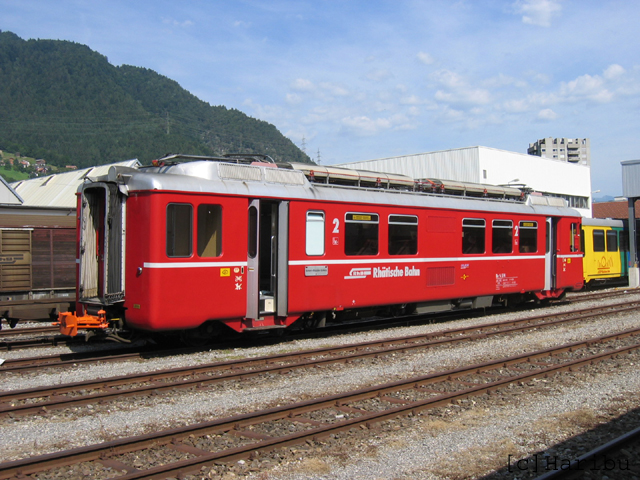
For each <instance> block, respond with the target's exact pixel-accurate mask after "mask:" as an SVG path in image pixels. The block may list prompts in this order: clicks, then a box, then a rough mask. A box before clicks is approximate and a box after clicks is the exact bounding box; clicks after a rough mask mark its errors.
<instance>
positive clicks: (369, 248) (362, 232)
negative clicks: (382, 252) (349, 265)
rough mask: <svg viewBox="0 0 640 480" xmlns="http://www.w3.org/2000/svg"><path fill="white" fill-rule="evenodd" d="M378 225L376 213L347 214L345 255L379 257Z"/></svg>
mask: <svg viewBox="0 0 640 480" xmlns="http://www.w3.org/2000/svg"><path fill="white" fill-rule="evenodd" d="M378 223H379V220H378V215H377V214H375V213H347V215H346V216H345V221H344V236H345V238H344V253H345V254H346V255H377V254H378Z"/></svg>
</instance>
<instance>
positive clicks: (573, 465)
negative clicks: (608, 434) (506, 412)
mask: <svg viewBox="0 0 640 480" xmlns="http://www.w3.org/2000/svg"><path fill="white" fill-rule="evenodd" d="M638 458H640V427H638V428H636V429H634V430H631V431H629V432H627V433H625V434H624V435H620V436H619V437H617V438H614V439H613V440H611V441H609V442H607V443H605V444H604V445H600V446H598V447H596V448H594V449H593V450H590V451H589V452H587V453H585V454H583V455H580V456H579V457H578V458H576V459H574V460H573V461H571V462H567V463H566V464H565V465H564V466H562V468H560V467H561V465H560V464H559V463H558V462H556V461H555V459H551V460H553V463H552V462H551V461H550V460H549V459H544V458H542V459H538V458H534V460H535V461H536V464H535V465H533V467H536V468H537V469H539V470H540V471H545V470H546V471H547V472H546V473H544V474H543V475H540V476H539V477H536V479H535V480H574V479H576V480H577V479H582V478H584V477H585V474H589V477H590V478H594V479H595V478H603V476H606V477H607V478H613V477H614V476H615V475H617V474H619V473H622V472H624V473H625V474H626V475H627V476H625V478H633V477H632V475H634V476H635V477H636V478H637V476H638V475H640V465H639V464H638ZM527 463H529V461H527ZM527 466H528V467H529V465H527ZM536 471H537V470H536Z"/></svg>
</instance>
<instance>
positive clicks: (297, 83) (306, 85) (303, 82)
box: [291, 78, 315, 92]
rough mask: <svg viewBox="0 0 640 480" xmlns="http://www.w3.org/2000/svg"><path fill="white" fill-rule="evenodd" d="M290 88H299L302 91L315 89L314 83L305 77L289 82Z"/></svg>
mask: <svg viewBox="0 0 640 480" xmlns="http://www.w3.org/2000/svg"><path fill="white" fill-rule="evenodd" d="M291 88H292V89H293V90H299V91H302V92H309V91H312V90H315V85H314V84H313V82H311V81H310V80H307V79H305V78H296V79H295V80H294V81H293V82H292V83H291Z"/></svg>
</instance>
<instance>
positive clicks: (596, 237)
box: [593, 230, 605, 252]
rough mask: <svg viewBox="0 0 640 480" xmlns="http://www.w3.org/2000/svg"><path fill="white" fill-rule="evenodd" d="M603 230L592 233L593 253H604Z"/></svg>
mask: <svg viewBox="0 0 640 480" xmlns="http://www.w3.org/2000/svg"><path fill="white" fill-rule="evenodd" d="M604 250H605V249H604V230H594V231H593V251H594V252H604Z"/></svg>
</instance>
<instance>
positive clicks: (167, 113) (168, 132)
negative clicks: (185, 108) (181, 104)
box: [166, 112, 171, 135]
mask: <svg viewBox="0 0 640 480" xmlns="http://www.w3.org/2000/svg"><path fill="white" fill-rule="evenodd" d="M166 115H167V135H169V134H170V133H171V129H170V128H169V112H166Z"/></svg>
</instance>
